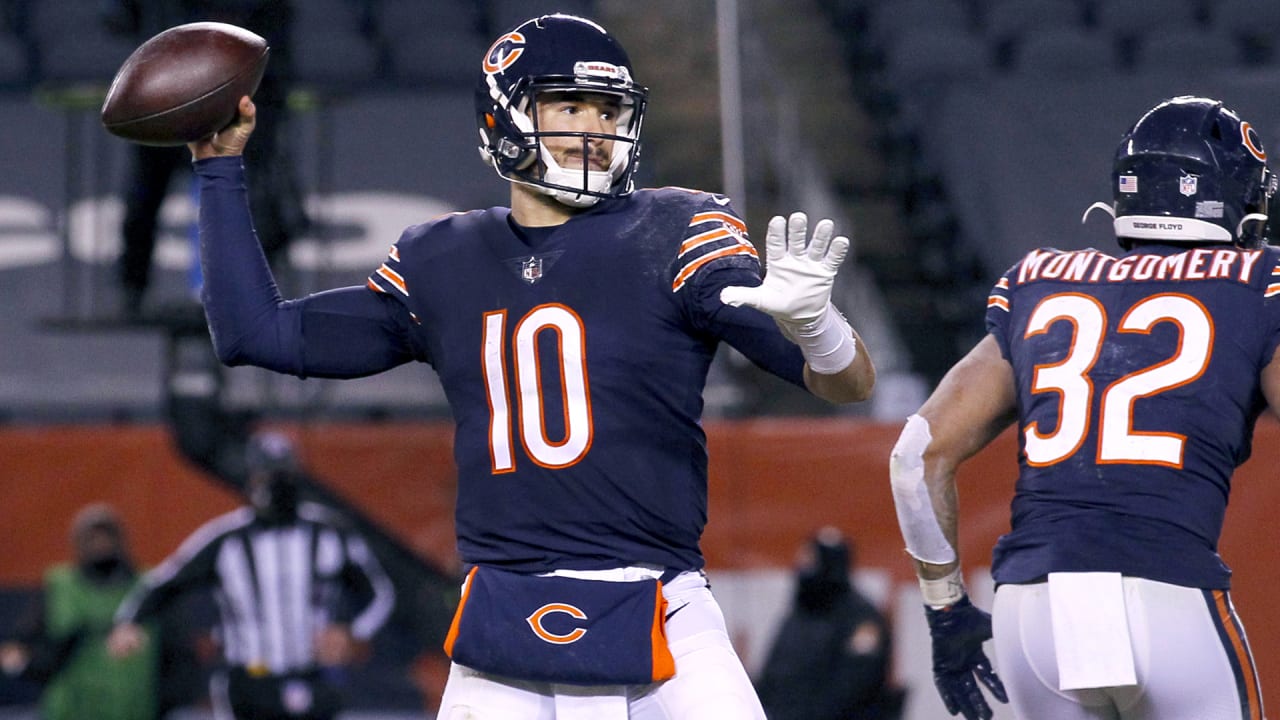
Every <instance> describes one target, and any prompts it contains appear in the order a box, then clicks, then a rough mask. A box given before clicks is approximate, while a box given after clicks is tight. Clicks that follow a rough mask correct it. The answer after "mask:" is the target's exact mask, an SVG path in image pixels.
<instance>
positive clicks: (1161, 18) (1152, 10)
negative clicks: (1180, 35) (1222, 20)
mask: <svg viewBox="0 0 1280 720" xmlns="http://www.w3.org/2000/svg"><path fill="white" fill-rule="evenodd" d="M1093 14H1094V21H1095V23H1096V24H1097V29H1098V30H1099V31H1100V32H1102V33H1104V34H1107V35H1110V36H1112V37H1116V38H1130V37H1136V36H1139V35H1150V34H1152V33H1155V32H1163V31H1166V30H1171V29H1189V28H1196V27H1201V26H1202V23H1201V18H1200V5H1199V3H1198V0H1144V2H1134V0H1096V2H1095V4H1094V7H1093Z"/></svg>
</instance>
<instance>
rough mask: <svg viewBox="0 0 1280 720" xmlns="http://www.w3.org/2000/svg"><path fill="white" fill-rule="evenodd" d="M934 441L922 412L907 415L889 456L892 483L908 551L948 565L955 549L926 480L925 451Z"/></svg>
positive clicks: (919, 556)
mask: <svg viewBox="0 0 1280 720" xmlns="http://www.w3.org/2000/svg"><path fill="white" fill-rule="evenodd" d="M932 440H933V436H932V435H931V434H930V433H929V421H927V420H925V419H924V418H922V417H920V416H919V415H912V416H911V417H909V418H907V424H906V426H905V427H903V428H902V434H901V435H899V436H898V442H897V443H896V444H895V445H894V446H893V453H892V454H891V455H890V456H889V483H890V485H891V486H892V487H893V505H894V508H895V509H896V510H897V512H898V527H899V528H900V529H901V530H902V538H903V539H904V540H906V542H907V552H908V553H910V554H911V557H913V558H915V559H917V560H919V561H921V562H926V563H931V564H934V565H946V564H947V563H950V562H954V561H955V559H956V551H955V548H953V547H951V543H949V542H947V538H946V536H944V535H943V534H942V526H941V525H939V524H938V516H937V515H935V514H934V512H933V502H932V500H930V498H929V488H928V486H926V485H925V482H924V451H925V448H927V447H929V443H930V442H931V441H932Z"/></svg>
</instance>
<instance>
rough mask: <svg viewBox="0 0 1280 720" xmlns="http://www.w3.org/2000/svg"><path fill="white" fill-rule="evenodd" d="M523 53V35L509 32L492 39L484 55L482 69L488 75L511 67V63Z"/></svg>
mask: <svg viewBox="0 0 1280 720" xmlns="http://www.w3.org/2000/svg"><path fill="white" fill-rule="evenodd" d="M523 54H524V35H523V34H521V33H518V32H509V33H507V34H506V35H503V36H502V37H500V38H498V39H497V40H494V41H493V45H492V46H490V48H489V52H487V53H485V55H484V71H485V72H486V73H488V74H489V75H493V74H494V73H500V72H502V71H503V70H506V69H507V68H509V67H511V63H514V62H515V61H516V60H519V59H520V56H521V55H523Z"/></svg>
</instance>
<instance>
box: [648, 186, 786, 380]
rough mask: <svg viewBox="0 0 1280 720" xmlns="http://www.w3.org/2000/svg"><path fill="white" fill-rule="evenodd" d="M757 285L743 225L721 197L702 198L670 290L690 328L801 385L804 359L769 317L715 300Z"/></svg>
mask: <svg viewBox="0 0 1280 720" xmlns="http://www.w3.org/2000/svg"><path fill="white" fill-rule="evenodd" d="M762 281H763V277H762V273H761V268H760V255H759V253H758V252H757V250H756V248H755V246H754V245H752V244H751V240H750V239H749V236H748V234H747V225H746V223H745V222H743V221H742V219H741V218H739V217H738V215H737V214H736V213H735V212H734V211H733V208H732V207H731V206H730V205H729V202H728V199H727V198H724V197H722V196H719V195H707V196H706V202H705V204H703V206H702V207H700V208H699V209H698V210H697V211H696V212H694V213H693V215H692V217H691V218H690V219H689V224H688V226H687V228H686V229H685V234H684V237H683V239H682V241H681V243H680V249H679V252H678V255H677V258H676V272H675V276H674V279H673V280H672V283H671V291H672V292H673V293H676V294H677V296H678V297H679V299H680V301H681V304H682V306H683V307H684V310H685V313H686V314H687V316H688V317H689V320H690V323H691V324H692V325H693V326H694V327H695V328H697V329H698V330H700V331H702V332H706V333H708V334H709V335H711V336H713V337H715V338H716V339H718V340H722V341H724V342H726V343H728V344H729V345H730V346H731V347H733V348H734V349H735V350H737V351H738V352H741V353H742V354H743V355H744V356H746V357H747V359H749V360H751V362H752V363H754V364H755V365H757V366H758V367H760V368H762V369H764V370H766V371H768V372H770V373H772V374H774V375H776V376H778V377H780V378H782V379H783V380H786V381H787V382H790V383H792V384H793V385H796V386H798V387H804V356H803V355H802V354H801V353H800V349H799V348H798V347H797V346H796V345H795V344H794V343H792V342H791V341H790V340H788V339H787V338H786V336H784V335H783V334H782V332H781V331H780V330H778V326H777V324H776V323H775V322H774V321H773V319H772V318H770V317H769V316H768V315H766V314H764V313H762V312H760V311H759V310H756V309H754V308H748V307H732V306H729V305H725V304H724V303H722V302H720V291H721V290H722V289H724V288H726V287H728V286H730V285H740V286H746V287H755V286H757V285H759V284H760V283H761V282H762Z"/></svg>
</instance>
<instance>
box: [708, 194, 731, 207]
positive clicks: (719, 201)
mask: <svg viewBox="0 0 1280 720" xmlns="http://www.w3.org/2000/svg"><path fill="white" fill-rule="evenodd" d="M711 199H712V200H714V201H715V202H716V204H717V205H728V204H729V203H730V202H732V201H731V200H730V199H729V198H727V197H721V196H719V195H717V196H715V197H713V198H711Z"/></svg>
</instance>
